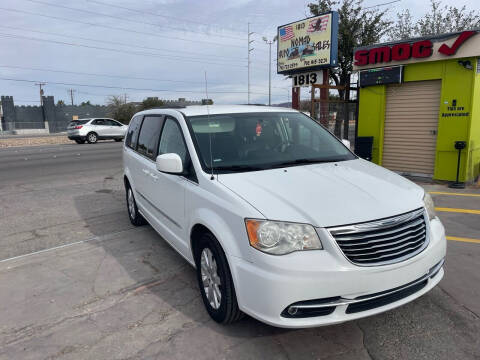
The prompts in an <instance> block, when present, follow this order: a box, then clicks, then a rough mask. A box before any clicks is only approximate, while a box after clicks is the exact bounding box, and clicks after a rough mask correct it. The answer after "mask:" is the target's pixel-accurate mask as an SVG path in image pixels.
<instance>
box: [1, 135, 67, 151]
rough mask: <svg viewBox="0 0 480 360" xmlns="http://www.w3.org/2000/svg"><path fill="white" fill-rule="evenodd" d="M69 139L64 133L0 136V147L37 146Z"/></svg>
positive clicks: (64, 142)
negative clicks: (56, 134)
mask: <svg viewBox="0 0 480 360" xmlns="http://www.w3.org/2000/svg"><path fill="white" fill-rule="evenodd" d="M69 143H72V140H69V139H68V138H67V137H66V136H65V135H60V136H52V135H50V136H34V137H33V136H32V137H19V138H15V137H8V138H3V139H2V138H0V149H1V148H9V147H15V146H38V145H55V144H69Z"/></svg>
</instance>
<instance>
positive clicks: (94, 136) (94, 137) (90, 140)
mask: <svg viewBox="0 0 480 360" xmlns="http://www.w3.org/2000/svg"><path fill="white" fill-rule="evenodd" d="M87 141H88V143H89V144H95V143H96V142H97V141H98V135H97V134H95V133H94V132H91V133H88V135H87Z"/></svg>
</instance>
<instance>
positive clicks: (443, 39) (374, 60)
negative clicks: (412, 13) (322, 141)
mask: <svg viewBox="0 0 480 360" xmlns="http://www.w3.org/2000/svg"><path fill="white" fill-rule="evenodd" d="M475 35H477V31H463V32H461V33H455V34H445V35H441V36H438V37H433V38H429V39H421V40H417V41H410V42H402V43H395V44H384V45H375V46H372V47H366V48H357V49H355V51H354V70H361V69H366V68H373V67H379V66H384V65H386V64H388V65H399V64H408V63H414V62H419V61H436V60H442V59H446V58H448V57H451V58H460V57H469V56H478V55H480V37H477V36H475ZM469 39H471V40H469ZM467 40H468V41H467Z"/></svg>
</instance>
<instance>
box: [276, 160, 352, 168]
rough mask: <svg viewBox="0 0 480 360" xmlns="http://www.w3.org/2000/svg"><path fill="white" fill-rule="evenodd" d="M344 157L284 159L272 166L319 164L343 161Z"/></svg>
mask: <svg viewBox="0 0 480 360" xmlns="http://www.w3.org/2000/svg"><path fill="white" fill-rule="evenodd" d="M343 160H344V159H295V160H290V161H284V162H281V163H278V164H273V167H283V166H290V165H307V164H321V163H329V162H337V161H343Z"/></svg>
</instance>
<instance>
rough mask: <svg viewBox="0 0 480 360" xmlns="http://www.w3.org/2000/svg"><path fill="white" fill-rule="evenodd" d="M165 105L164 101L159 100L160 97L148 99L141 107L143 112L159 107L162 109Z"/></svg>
mask: <svg viewBox="0 0 480 360" xmlns="http://www.w3.org/2000/svg"><path fill="white" fill-rule="evenodd" d="M164 105H165V102H164V101H163V100H159V99H158V97H147V98H146V99H144V100H143V101H142V104H141V105H140V107H141V109H142V110H148V109H154V108H158V107H162V106H164Z"/></svg>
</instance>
